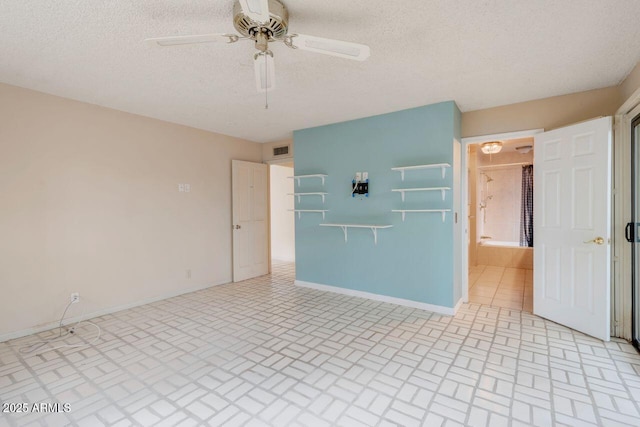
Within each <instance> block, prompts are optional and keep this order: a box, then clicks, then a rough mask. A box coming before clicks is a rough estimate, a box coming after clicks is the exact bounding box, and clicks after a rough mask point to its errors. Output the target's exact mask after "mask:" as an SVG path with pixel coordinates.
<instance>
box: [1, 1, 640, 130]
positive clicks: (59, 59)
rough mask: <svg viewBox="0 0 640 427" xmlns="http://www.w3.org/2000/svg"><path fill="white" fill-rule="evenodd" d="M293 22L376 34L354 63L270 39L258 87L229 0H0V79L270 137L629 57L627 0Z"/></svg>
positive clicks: (393, 5)
mask: <svg viewBox="0 0 640 427" xmlns="http://www.w3.org/2000/svg"><path fill="white" fill-rule="evenodd" d="M283 1H284V3H285V4H286V5H287V6H288V8H289V10H290V31H291V32H299V33H304V34H311V35H316V36H321V37H328V38H335V39H341V40H346V41H353V42H357V43H364V44H368V45H369V46H370V47H371V57H370V58H369V60H368V61H365V62H356V61H349V60H344V59H340V58H335V57H330V56H326V55H319V54H314V53H311V52H304V51H293V50H290V49H288V48H286V47H285V46H283V45H282V44H275V45H273V47H272V50H273V51H274V54H275V60H276V68H277V73H276V75H277V80H276V81H277V89H276V90H275V91H274V92H273V93H271V94H270V100H269V105H270V107H269V110H265V109H264V95H263V94H262V95H261V94H258V93H257V92H256V90H255V81H254V76H253V64H252V62H253V60H252V56H253V53H254V48H253V46H252V45H251V43H250V42H238V43H236V44H229V45H228V44H224V43H220V44H201V45H195V46H180V47H171V48H164V49H158V48H150V47H149V46H148V45H146V44H145V43H143V40H144V39H145V38H148V37H160V36H170V35H188V34H201V33H218V32H233V30H234V29H233V25H232V21H231V19H232V12H231V11H232V6H233V3H232V2H233V0H206V1H205V0H135V1H134V0H110V1H104V0H64V1H60V0H1V1H0V58H2V59H1V60H0V81H1V82H4V83H8V84H12V85H16V86H21V87H26V88H30V89H34V90H38V91H42V92H47V93H51V94H54V95H59V96H63V97H67V98H72V99H77V100H81V101H85V102H89V103H93V104H98V105H102V106H106V107H111V108H115V109H118V110H123V111H127V112H132V113H137V114H141V115H144V116H149V117H154V118H158V119H162V120H166V121H170V122H175V123H181V124H185V125H188V126H193V127H196V128H201V129H206V130H210V131H214V132H219V133H223V134H228V135H233V136H236V137H240V138H245V139H249V140H253V141H259V142H267V141H273V140H278V139H282V138H286V137H289V136H291V132H292V131H293V130H295V129H302V128H306V127H312V126H318V125H322V124H327V123H334V122H340V121H345V120H349V119H354V118H360V117H366V116H371V115H375V114H382V113H386V112H390V111H397V110H400V109H404V108H411V107H415V106H419V105H425V104H431V103H435V102H440V101H446V100H455V101H456V102H457V103H458V105H459V106H460V108H461V109H462V110H463V111H469V110H475V109H480V108H487V107H492V106H498V105H504V104H510V103H514V102H520V101H526V100H530V99H538V98H544V97H548V96H554V95H560V94H566V93H572V92H579V91H583V90H588V89H595V88H601V87H607V86H612V85H616V84H618V83H620V81H621V80H622V79H624V77H625V76H626V75H627V74H628V73H629V72H630V71H631V69H632V68H633V66H634V65H635V64H636V63H637V62H638V61H640V25H639V24H638V22H639V19H640V1H638V0H563V1H557V0H529V1H514V0H446V1H445V0H439V1H435V0H405V1H400V0H397V1H394V0H352V1H344V0H313V1H310V0H283Z"/></svg>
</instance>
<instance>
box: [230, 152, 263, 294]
mask: <svg viewBox="0 0 640 427" xmlns="http://www.w3.org/2000/svg"><path fill="white" fill-rule="evenodd" d="M267 168H268V167H267V165H265V164H261V163H251V162H243V161H240V160H233V161H232V163H231V170H232V180H231V187H232V204H233V215H232V217H233V224H232V227H233V281H234V282H238V281H241V280H246V279H250V278H252V277H257V276H262V275H264V274H267V273H268V272H269V240H268V227H269V224H268V203H267V191H268V182H267V179H268V175H267V174H268V172H267V171H268V169H267Z"/></svg>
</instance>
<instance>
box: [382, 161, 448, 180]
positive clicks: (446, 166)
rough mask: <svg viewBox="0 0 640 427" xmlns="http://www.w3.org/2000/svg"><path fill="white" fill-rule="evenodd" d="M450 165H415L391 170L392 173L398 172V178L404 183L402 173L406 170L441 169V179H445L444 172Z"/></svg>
mask: <svg viewBox="0 0 640 427" xmlns="http://www.w3.org/2000/svg"><path fill="white" fill-rule="evenodd" d="M450 167H451V165H450V164H449V163H435V164H432V165H416V166H400V167H397V168H391V170H392V171H398V172H400V176H401V177H402V180H403V181H404V172H405V171H408V170H417V169H438V168H439V169H442V179H444V177H445V171H446V169H447V168H450Z"/></svg>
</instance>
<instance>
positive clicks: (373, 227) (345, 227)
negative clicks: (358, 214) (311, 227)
mask: <svg viewBox="0 0 640 427" xmlns="http://www.w3.org/2000/svg"><path fill="white" fill-rule="evenodd" d="M320 225H321V226H323V227H340V228H341V229H342V232H343V233H344V241H345V242H347V241H348V237H347V230H348V229H349V228H368V229H370V230H371V232H372V233H373V242H374V244H376V245H377V244H378V230H379V229H381V228H391V227H393V225H370V224H320Z"/></svg>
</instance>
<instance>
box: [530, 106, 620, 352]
mask: <svg viewBox="0 0 640 427" xmlns="http://www.w3.org/2000/svg"><path fill="white" fill-rule="evenodd" d="M610 168H611V118H610V117H604V118H601V119H596V120H590V121H588V122H583V123H579V124H577V125H573V126H568V127H565V128H561V129H556V130H553V131H550V132H545V133H541V134H538V135H536V136H535V149H534V218H533V221H534V228H533V229H534V260H533V272H534V283H533V312H534V314H536V315H538V316H541V317H544V318H547V319H549V320H552V321H554V322H556V323H560V324H562V325H565V326H568V327H570V328H572V329H576V330H578V331H581V332H584V333H585V334H588V335H591V336H594V337H596V338H600V339H602V340H604V341H608V340H609V336H610V329H609V321H610V320H609V319H610V315H609V312H610V294H609V288H610V275H609V271H610V256H611V255H610V253H611V251H610V243H609V237H610V229H611V228H610V224H611V194H610V188H611V170H610Z"/></svg>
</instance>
